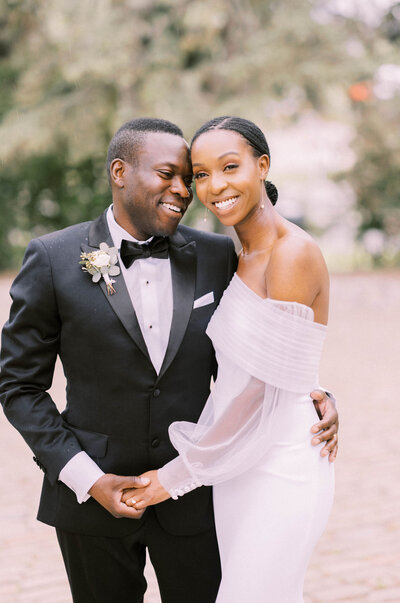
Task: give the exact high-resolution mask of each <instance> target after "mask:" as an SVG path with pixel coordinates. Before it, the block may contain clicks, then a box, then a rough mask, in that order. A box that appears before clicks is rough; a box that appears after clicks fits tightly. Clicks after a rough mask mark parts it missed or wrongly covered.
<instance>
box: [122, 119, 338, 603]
mask: <svg viewBox="0 0 400 603" xmlns="http://www.w3.org/2000/svg"><path fill="white" fill-rule="evenodd" d="M191 154H192V163H193V173H194V178H195V182H196V192H197V195H198V197H199V199H200V201H201V202H202V203H203V204H204V205H205V207H206V208H207V209H209V210H210V211H212V212H213V213H214V214H215V215H216V216H217V217H218V219H219V220H220V221H221V222H222V224H224V225H225V226H234V228H235V230H236V232H237V235H238V237H239V239H240V242H241V244H242V250H241V252H240V254H239V264H238V269H237V273H236V274H235V276H234V277H233V279H232V281H231V284H230V285H229V287H228V289H227V290H226V291H225V294H224V296H223V298H222V300H221V303H220V305H219V307H218V308H217V310H216V312H215V313H214V315H213V317H212V319H211V321H210V323H209V325H208V328H207V334H208V336H209V337H210V338H211V340H212V342H213V345H214V348H215V350H216V355H217V360H218V366H219V368H218V378H217V380H216V382H215V384H214V387H213V389H212V393H211V395H210V397H209V399H208V401H207V404H206V406H205V408H204V411H203V413H202V415H201V416H200V419H199V421H198V423H197V424H193V423H187V422H176V423H173V424H172V425H171V426H170V429H169V434H170V438H171V441H172V443H173V445H174V447H175V448H176V449H177V451H178V452H179V456H178V457H176V458H175V459H174V460H172V461H171V462H169V463H167V464H166V465H165V466H164V467H162V468H161V469H159V470H158V471H150V472H148V473H146V474H145V475H146V476H148V477H150V478H151V484H150V485H149V486H148V487H147V488H145V489H143V490H139V491H138V490H136V491H135V493H134V499H133V498H132V495H133V494H132V492H131V493H128V494H126V495H125V498H124V500H125V502H126V504H128V505H133V506H135V507H136V508H137V509H142V508H145V507H147V506H148V505H152V504H156V503H159V502H161V501H163V500H166V499H167V498H169V497H170V496H171V497H172V498H177V497H178V496H182V495H184V494H185V493H186V492H189V491H190V490H193V489H194V488H197V487H199V486H201V485H213V486H214V488H213V496H214V510H215V523H216V529H217V536H218V544H219V549H220V555H221V564H222V581H221V585H220V589H219V592H218V597H217V602H218V603H244V602H247V601H248V602H251V603H301V601H302V600H303V595H302V592H303V582H304V576H305V572H306V569H307V565H308V562H309V559H310V556H311V553H312V551H313V549H314V547H315V544H316V542H317V540H318V538H319V537H320V535H321V533H322V531H323V529H324V527H325V525H326V522H327V519H328V516H329V513H330V509H331V506H332V498H333V490H334V473H333V465H332V464H330V463H329V461H328V458H327V457H326V456H325V457H322V456H320V455H316V454H315V451H314V450H313V448H312V446H311V443H310V439H309V431H310V427H311V425H312V424H313V423H314V422H315V419H316V411H315V408H314V405H313V402H312V400H311V399H310V396H309V394H308V392H310V391H312V390H313V389H315V387H316V386H318V369H319V363H320V357H321V351H322V346H323V342H324V339H325V334H326V324H327V320H328V303H329V277H328V273H327V269H326V265H325V262H324V260H323V257H322V254H321V252H320V250H319V248H318V247H317V245H316V244H315V243H314V241H313V240H312V238H311V237H310V236H309V235H308V234H307V233H306V232H304V231H303V230H302V229H300V228H299V227H298V226H296V225H295V224H292V223H291V222H289V221H288V220H286V219H284V218H283V217H281V216H280V215H279V214H278V213H277V211H276V210H275V208H274V204H275V203H276V200H277V197H278V193H277V190H276V188H275V186H274V185H273V184H271V183H270V182H269V181H267V180H266V178H267V175H268V171H269V166H270V153H269V148H268V144H267V141H266V139H265V137H264V135H263V133H262V132H261V130H260V129H259V128H258V127H257V126H256V125H255V124H253V123H252V122H250V121H248V120H245V119H241V118H237V117H218V118H215V119H213V120H211V121H209V122H207V123H206V124H204V125H203V126H202V127H201V128H200V129H199V130H198V131H197V132H196V134H195V136H194V138H193V141H192V145H191Z"/></svg>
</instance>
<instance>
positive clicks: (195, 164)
mask: <svg viewBox="0 0 400 603" xmlns="http://www.w3.org/2000/svg"><path fill="white" fill-rule="evenodd" d="M226 155H238V156H239V155H240V153H238V152H237V151H226V153H222V155H220V156H219V157H217V159H222V158H223V157H225V156H226ZM192 165H193V167H199V166H200V165H203V164H202V163H193V164H192Z"/></svg>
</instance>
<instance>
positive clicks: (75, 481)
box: [58, 450, 104, 503]
mask: <svg viewBox="0 0 400 603" xmlns="http://www.w3.org/2000/svg"><path fill="white" fill-rule="evenodd" d="M102 475H104V471H102V470H101V469H100V467H99V466H98V465H96V463H95V462H94V461H93V460H92V459H91V458H90V456H89V455H88V454H86V452H84V451H83V450H82V451H81V452H78V454H76V455H75V456H73V457H72V459H71V460H69V461H68V463H67V464H66V465H65V466H64V467H63V468H62V469H61V471H60V475H59V476H58V479H59V480H60V481H61V482H63V483H64V484H65V485H66V486H68V488H71V490H73V491H74V492H75V494H76V498H77V500H78V503H83V502H85V501H87V500H88V498H90V494H89V490H90V488H91V487H92V486H93V484H94V483H95V482H97V480H98V479H99V478H100V477H101V476H102Z"/></svg>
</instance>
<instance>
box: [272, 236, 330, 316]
mask: <svg viewBox="0 0 400 603" xmlns="http://www.w3.org/2000/svg"><path fill="white" fill-rule="evenodd" d="M265 279H266V287H267V291H268V296H269V297H272V298H276V299H285V300H286V301H297V302H299V303H304V304H307V305H311V303H312V301H313V300H314V299H315V297H316V296H317V295H318V293H319V292H320V291H321V289H322V288H323V287H324V286H325V285H326V283H327V279H328V272H327V268H326V264H325V261H324V258H323V256H322V253H321V250H320V249H319V247H318V245H317V244H316V242H315V241H314V239H313V238H312V237H311V236H310V235H309V234H308V233H306V232H305V231H304V230H302V229H301V228H299V227H297V226H295V225H293V227H290V228H288V229H287V230H286V232H284V233H283V235H282V236H280V237H279V238H278V240H277V241H276V243H275V244H274V247H273V249H272V252H271V256H270V259H269V262H268V266H267V268H266V271H265Z"/></svg>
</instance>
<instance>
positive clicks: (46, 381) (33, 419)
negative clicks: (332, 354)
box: [0, 119, 337, 603]
mask: <svg viewBox="0 0 400 603" xmlns="http://www.w3.org/2000/svg"><path fill="white" fill-rule="evenodd" d="M107 166H108V174H109V179H110V184H111V190H112V199H113V205H112V207H110V208H108V209H107V210H106V211H105V212H104V213H103V214H102V215H101V216H100V217H99V218H98V219H97V220H95V221H94V222H87V223H83V224H77V225H75V226H72V227H70V228H67V229H65V230H62V231H59V232H56V233H52V234H49V235H45V236H43V237H40V238H39V239H34V240H33V241H31V243H30V244H29V246H28V248H27V251H26V254H25V258H24V263H23V266H22V269H21V272H20V273H19V275H18V276H17V278H16V280H15V282H14V284H13V286H12V289H11V295H12V298H13V305H12V308H11V313H10V319H9V321H8V322H7V323H6V325H5V327H4V330H3V338H2V351H1V373H0V395H1V402H2V404H3V407H4V411H5V413H6V415H7V417H8V419H9V420H10V422H11V423H12V424H13V425H14V426H15V427H16V428H17V429H18V430H19V431H20V433H21V434H22V436H23V437H24V439H25V440H26V442H27V443H28V445H29V446H30V447H31V448H32V450H33V452H34V455H35V456H34V460H35V462H36V463H37V465H38V466H39V467H40V468H41V469H42V470H43V471H44V473H45V478H44V480H43V489H42V495H41V500H40V507H39V512H38V519H39V520H40V521H43V522H44V523H47V524H50V525H52V526H55V527H56V530H57V536H58V540H59V543H60V547H61V550H62V554H63V557H64V562H65V566H66V569H67V573H68V578H69V581H70V586H71V590H72V594H73V599H74V602H75V603H91V602H93V603H94V602H96V603H98V602H104V603H109V602H110V601H114V600H124V599H125V600H127V601H135V602H136V601H142V600H143V594H144V592H145V590H146V582H145V579H144V577H143V569H144V565H145V552H146V548H147V549H148V551H149V554H150V558H151V561H152V563H153V566H154V568H155V571H156V573H157V578H158V582H159V586H160V591H161V596H162V600H163V601H164V602H165V603H180V602H182V603H187V602H189V601H190V602H191V603H208V602H209V603H212V602H213V601H215V597H216V592H217V589H218V584H219V580H220V567H219V557H218V549H217V543H216V537H215V531H214V524H213V513H212V499H211V489H210V488H204V487H203V488H199V489H197V490H195V491H193V492H191V493H189V494H188V495H187V496H184V497H182V498H180V499H179V500H178V501H172V500H168V501H166V502H164V503H162V504H160V505H158V506H156V507H152V508H149V509H148V510H147V511H146V512H145V514H144V515H143V517H142V516H141V515H142V514H141V513H140V512H138V511H136V510H135V509H133V508H130V507H127V506H126V505H125V504H124V503H122V502H121V497H122V495H123V492H124V490H125V489H128V488H131V487H142V486H143V485H145V483H144V482H143V480H141V479H140V478H138V477H126V476H135V475H139V474H141V473H143V472H145V471H147V470H149V469H154V468H155V467H160V466H162V465H163V464H165V463H166V462H167V461H169V460H170V459H171V458H173V457H174V456H175V455H176V452H175V450H174V449H173V448H172V446H171V444H170V442H169V438H168V433H167V429H168V426H169V424H170V423H172V422H173V421H176V420H183V421H196V420H197V418H198V417H199V415H200V412H201V410H202V407H203V405H204V403H205V401H206V399H207V397H208V393H209V385H210V378H211V375H213V374H214V375H215V373H216V363H215V357H214V353H213V349H212V345H211V342H210V340H209V339H208V337H207V336H206V335H205V328H206V326H207V324H208V321H209V320H210V318H211V316H212V314H213V312H214V310H215V308H216V306H217V305H218V302H219V300H220V298H221V295H222V293H223V291H224V289H225V288H226V287H227V285H228V283H229V281H230V279H231V277H232V274H233V272H234V270H235V268H236V255H235V252H234V247H233V243H232V241H231V240H230V239H229V238H228V237H223V236H219V235H215V234H208V233H203V232H198V231H195V230H193V229H190V228H188V227H184V226H179V227H178V224H179V221H180V220H181V218H182V216H183V215H184V213H185V211H186V209H187V207H188V206H189V204H190V202H191V200H192V190H191V180H192V172H191V165H190V160H189V152H188V145H187V143H186V142H185V140H184V138H183V134H182V131H181V130H180V129H179V128H178V127H177V126H175V125H174V124H172V123H170V122H167V121H164V120H158V119H136V120H132V121H130V122H128V123H126V124H124V125H123V126H122V127H121V128H120V129H119V130H118V132H117V133H116V134H115V135H114V137H113V139H112V141H111V143H110V146H109V149H108V157H107ZM100 246H101V249H100ZM113 247H115V248H116V249H117V250H118V255H116V254H117V252H116V251H114V250H113V249H112V248H113ZM110 248H111V249H110ZM81 254H86V255H84V256H83V259H82V260H81ZM117 259H118V264H116V263H115V262H116V260H117ZM80 261H84V262H85V263H84V264H83V265H80ZM82 267H83V268H85V270H82ZM97 270H100V272H97ZM92 277H93V278H92ZM99 277H100V280H96V279H98V278H99ZM57 355H59V356H60V358H61V361H62V363H63V368H64V372H65V376H66V379H67V406H66V408H65V410H64V411H63V412H62V413H59V411H58V410H57V408H56V406H55V404H54V402H53V400H52V399H51V398H50V396H49V394H48V393H47V390H48V389H49V388H50V386H51V382H52V378H53V372H54V364H55V361H56V358H57ZM321 398H322V396H321ZM320 406H321V408H323V409H324V412H325V417H324V420H323V421H321V422H319V423H318V424H317V425H318V428H316V431H318V430H319V428H325V429H326V431H324V432H323V434H321V435H319V436H318V437H319V438H321V439H322V440H327V442H328V443H327V445H326V449H325V452H326V453H328V452H329V451H331V455H332V457H333V456H334V455H335V445H336V441H335V439H333V435H334V434H335V435H336V431H337V413H336V411H335V410H334V408H333V407H332V405H331V403H330V402H329V401H328V400H327V399H326V398H325V399H323V400H322V401H321V403H320ZM316 454H317V451H316ZM243 512H244V513H245V512H246V510H245V509H244V510H243Z"/></svg>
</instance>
